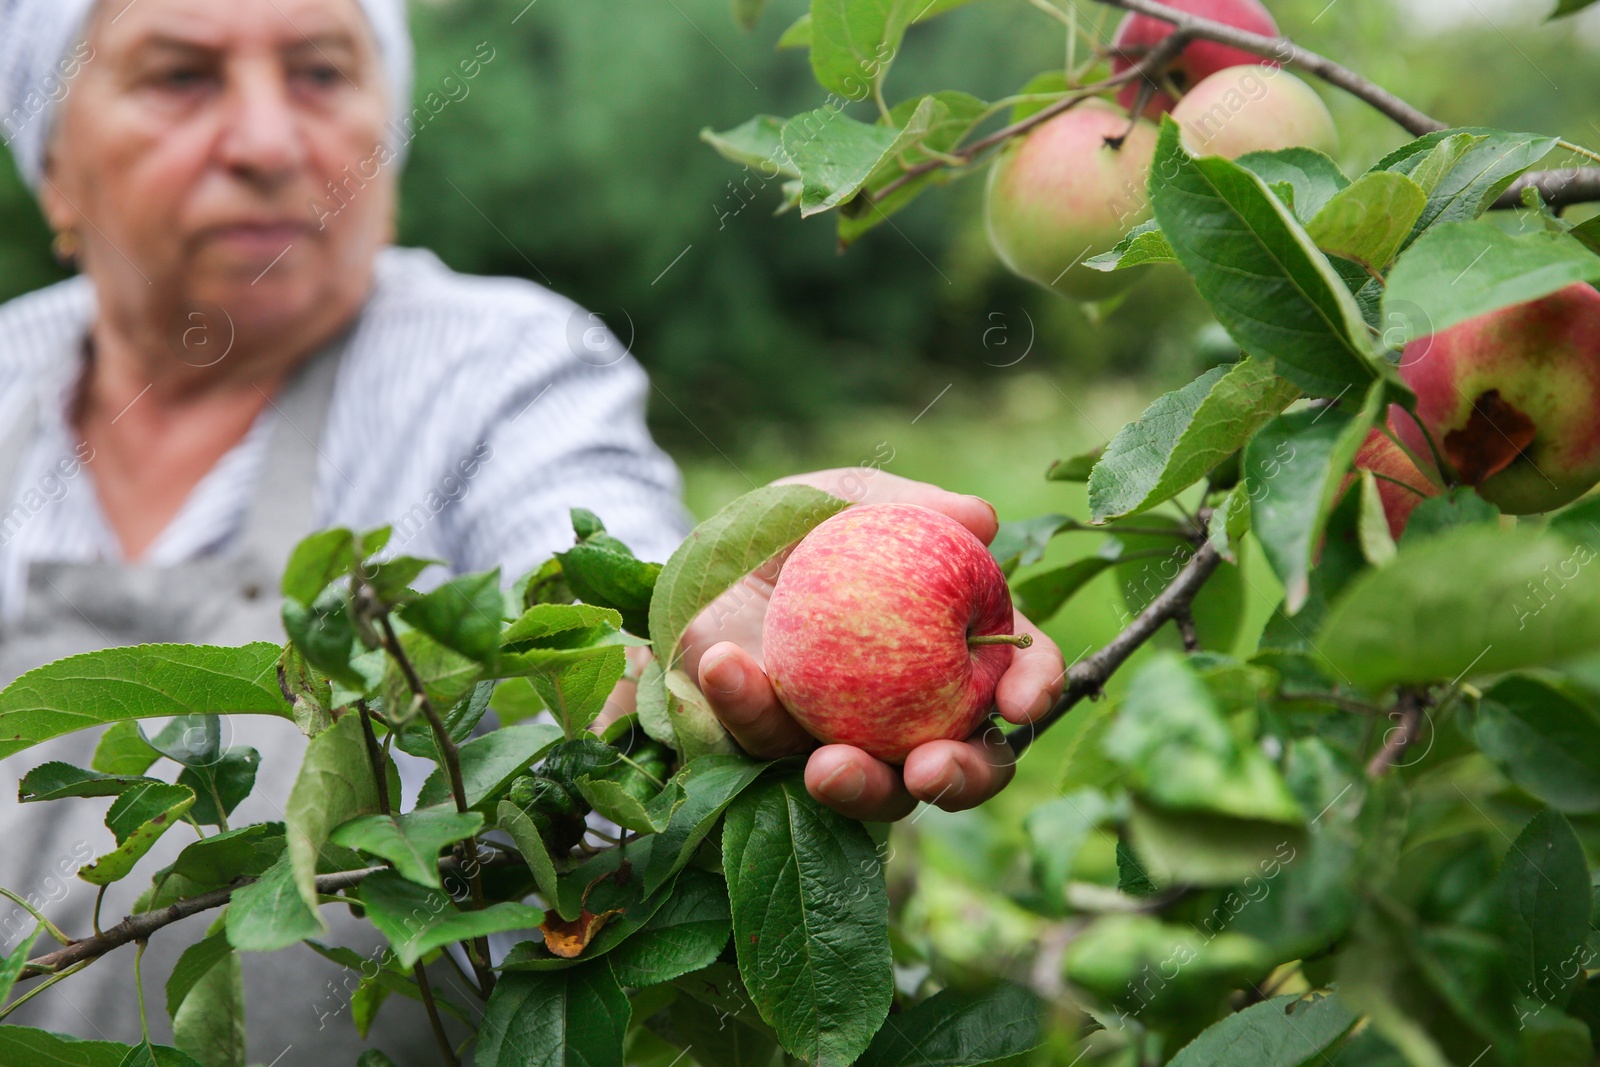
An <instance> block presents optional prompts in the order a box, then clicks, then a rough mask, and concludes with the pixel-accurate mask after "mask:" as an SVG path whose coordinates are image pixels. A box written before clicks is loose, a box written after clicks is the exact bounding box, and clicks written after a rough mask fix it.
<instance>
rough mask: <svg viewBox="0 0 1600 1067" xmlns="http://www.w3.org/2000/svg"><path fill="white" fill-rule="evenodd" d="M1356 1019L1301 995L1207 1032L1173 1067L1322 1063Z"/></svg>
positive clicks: (1331, 1001) (1332, 1000) (1333, 1003)
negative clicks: (1324, 1054)
mask: <svg viewBox="0 0 1600 1067" xmlns="http://www.w3.org/2000/svg"><path fill="white" fill-rule="evenodd" d="M1355 1021H1356V1015H1355V1013H1354V1012H1352V1011H1351V1010H1350V1009H1349V1008H1347V1007H1345V1006H1344V1005H1343V1004H1341V1003H1340V1002H1339V998H1337V997H1335V996H1331V995H1328V994H1321V993H1312V994H1310V995H1309V997H1308V996H1307V995H1305V994H1301V993H1290V994H1288V995H1286V996H1281V997H1273V998H1272V999H1271V1000H1265V1001H1262V1002H1261V1003H1260V1004H1252V1005H1251V1006H1250V1007H1248V1008H1246V1009H1244V1010H1243V1011H1240V1012H1236V1013H1234V1014H1232V1015H1229V1016H1226V1017H1225V1018H1223V1019H1222V1021H1221V1022H1217V1023H1213V1024H1212V1025H1211V1026H1209V1027H1207V1028H1206V1029H1205V1031H1204V1032H1203V1033H1201V1034H1200V1036H1199V1037H1197V1038H1195V1039H1194V1040H1193V1041H1191V1042H1189V1043H1188V1044H1187V1045H1185V1046H1184V1047H1183V1048H1181V1049H1179V1050H1178V1054H1177V1055H1176V1056H1174V1057H1173V1058H1172V1060H1171V1062H1170V1064H1169V1067H1300V1065H1301V1064H1307V1063H1313V1062H1321V1061H1322V1060H1323V1059H1326V1057H1325V1056H1323V1055H1322V1054H1323V1053H1325V1052H1327V1051H1328V1049H1330V1048H1332V1047H1333V1046H1334V1045H1335V1044H1336V1043H1338V1041H1339V1039H1340V1038H1342V1037H1343V1036H1344V1035H1345V1034H1347V1033H1349V1031H1350V1027H1351V1026H1353V1025H1355Z"/></svg>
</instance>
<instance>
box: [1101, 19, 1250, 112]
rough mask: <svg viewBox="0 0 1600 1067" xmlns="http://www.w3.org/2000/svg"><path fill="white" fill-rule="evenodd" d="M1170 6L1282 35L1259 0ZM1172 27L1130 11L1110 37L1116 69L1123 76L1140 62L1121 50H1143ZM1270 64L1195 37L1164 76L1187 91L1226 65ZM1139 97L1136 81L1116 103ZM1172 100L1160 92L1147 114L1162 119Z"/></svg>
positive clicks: (1163, 37)
mask: <svg viewBox="0 0 1600 1067" xmlns="http://www.w3.org/2000/svg"><path fill="white" fill-rule="evenodd" d="M1166 5H1167V6H1168V7H1171V8H1176V9H1177V10H1179V11H1183V12H1186V13H1187V14H1190V15H1194V16H1195V17H1197V18H1203V19H1210V20H1212V21H1213V22H1221V23H1225V24H1226V25H1229V26H1235V27H1237V28H1239V29H1241V30H1248V31H1250V32H1251V33H1259V34H1262V35H1264V36H1267V37H1276V36H1278V24H1277V23H1276V22H1273V21H1272V15H1271V14H1269V13H1268V11H1267V9H1266V8H1264V7H1262V6H1261V3H1260V0H1166ZM1173 29H1174V27H1173V25H1172V23H1170V22H1164V21H1162V20H1161V19H1158V18H1153V17H1151V16H1150V15H1140V14H1137V13H1135V12H1130V13H1129V14H1128V16H1127V17H1126V18H1124V19H1123V20H1122V22H1121V24H1120V25H1118V26H1117V33H1116V36H1115V37H1113V38H1112V39H1111V48H1112V54H1113V56H1114V58H1113V59H1112V61H1111V69H1112V71H1113V72H1115V73H1117V74H1121V73H1122V72H1123V71H1125V70H1127V69H1128V68H1129V67H1131V66H1133V64H1134V63H1135V62H1137V60H1138V55H1133V56H1131V57H1125V56H1123V55H1119V54H1117V53H1118V52H1129V53H1139V54H1142V53H1143V52H1145V51H1146V50H1148V49H1150V48H1153V47H1155V46H1156V45H1158V44H1160V43H1161V42H1162V41H1165V40H1166V39H1167V38H1168V37H1170V36H1172V31H1173ZM1267 62H1269V60H1265V59H1261V58H1259V57H1257V56H1255V55H1253V54H1252V53H1250V52H1245V51H1243V50H1241V49H1238V48H1234V47H1232V46H1231V45H1225V44H1218V43H1217V42H1215V41H1191V42H1190V43H1189V44H1187V45H1185V46H1184V48H1183V51H1181V52H1179V53H1178V58H1177V59H1175V60H1173V61H1172V63H1171V64H1169V65H1168V66H1167V74H1166V76H1167V78H1168V80H1170V81H1171V82H1172V83H1173V84H1174V85H1176V86H1177V87H1178V89H1179V90H1181V91H1186V90H1188V89H1190V88H1192V87H1193V86H1195V85H1198V84H1199V83H1200V82H1201V81H1203V80H1205V79H1206V78H1209V77H1210V76H1211V75H1213V74H1215V73H1216V72H1217V71H1219V70H1222V69H1223V68H1224V67H1236V66H1239V65H1240V64H1242V63H1267ZM1138 98H1139V83H1138V82H1137V81H1136V82H1134V83H1132V84H1130V85H1124V86H1123V87H1122V89H1121V91H1120V92H1118V93H1117V101H1118V102H1119V103H1120V104H1122V106H1123V107H1125V108H1128V109H1129V110H1132V108H1133V105H1134V104H1135V103H1137V102H1138ZM1173 103H1174V101H1173V99H1172V97H1171V96H1170V95H1169V94H1167V93H1165V92H1160V91H1157V92H1156V93H1155V94H1154V95H1153V96H1151V98H1150V103H1149V105H1148V106H1146V108H1145V111H1144V113H1145V116H1146V117H1147V118H1152V119H1157V118H1160V117H1161V113H1162V112H1164V111H1171V110H1172V105H1173Z"/></svg>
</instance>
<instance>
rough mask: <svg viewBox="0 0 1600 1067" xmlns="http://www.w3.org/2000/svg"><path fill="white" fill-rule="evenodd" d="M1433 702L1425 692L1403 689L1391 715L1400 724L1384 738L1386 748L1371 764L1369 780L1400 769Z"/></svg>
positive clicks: (1368, 769) (1368, 763)
mask: <svg viewBox="0 0 1600 1067" xmlns="http://www.w3.org/2000/svg"><path fill="white" fill-rule="evenodd" d="M1429 703H1430V701H1429V699H1428V694H1427V693H1426V692H1425V691H1424V690H1421V689H1415V688H1412V687H1410V686H1406V687H1405V688H1402V689H1401V690H1400V696H1399V699H1398V700H1397V701H1395V706H1394V709H1393V710H1392V711H1390V712H1389V715H1390V717H1392V718H1397V719H1399V720H1400V721H1399V725H1397V726H1395V727H1393V728H1391V729H1390V730H1389V731H1388V732H1387V733H1385V734H1384V735H1383V747H1382V748H1380V749H1378V752H1377V755H1375V756H1373V757H1372V759H1371V760H1369V761H1368V762H1367V777H1368V778H1381V777H1383V776H1384V775H1385V774H1387V773H1388V771H1389V768H1391V767H1394V766H1396V764H1397V763H1398V761H1399V759H1400V757H1401V755H1402V754H1403V753H1404V752H1405V750H1406V747H1407V746H1408V745H1410V744H1411V742H1412V741H1415V740H1416V738H1417V731H1418V730H1419V729H1420V728H1421V726H1422V718H1423V713H1424V712H1426V711H1427V709H1428V705H1429Z"/></svg>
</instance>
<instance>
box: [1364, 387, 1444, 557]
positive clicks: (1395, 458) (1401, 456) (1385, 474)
mask: <svg viewBox="0 0 1600 1067" xmlns="http://www.w3.org/2000/svg"><path fill="white" fill-rule="evenodd" d="M1410 421H1411V416H1410V415H1408V414H1406V413H1405V412H1404V411H1402V410H1398V409H1391V411H1390V425H1391V426H1395V425H1398V424H1400V423H1402V422H1410ZM1396 433H1398V431H1396ZM1419 455H1421V453H1419ZM1355 467H1356V469H1357V470H1363V471H1371V472H1372V473H1373V474H1375V475H1376V476H1377V481H1378V499H1379V500H1380V501H1382V502H1383V514H1384V518H1386V519H1388V520H1389V534H1390V536H1391V537H1393V538H1394V539H1395V540H1396V541H1398V540H1400V535H1401V534H1402V533H1404V532H1405V529H1406V523H1407V522H1409V521H1411V513H1412V512H1413V511H1415V510H1416V507H1417V505H1418V504H1420V503H1422V502H1423V500H1425V499H1426V498H1428V497H1430V496H1436V495H1437V494H1438V492H1439V487H1438V486H1437V485H1436V484H1434V482H1433V481H1432V480H1431V479H1430V478H1429V477H1428V476H1427V475H1425V474H1423V473H1422V471H1421V470H1419V469H1418V468H1417V465H1416V464H1415V463H1413V462H1411V457H1410V456H1408V455H1406V453H1405V450H1404V449H1402V448H1401V447H1400V446H1399V445H1397V444H1395V443H1394V441H1393V440H1391V439H1390V438H1389V437H1388V435H1387V434H1385V433H1384V432H1383V431H1382V430H1377V429H1374V430H1371V431H1369V432H1368V433H1367V439H1366V440H1365V441H1363V442H1361V447H1360V449H1358V450H1357V451H1356V459H1355ZM1352 480H1354V479H1352Z"/></svg>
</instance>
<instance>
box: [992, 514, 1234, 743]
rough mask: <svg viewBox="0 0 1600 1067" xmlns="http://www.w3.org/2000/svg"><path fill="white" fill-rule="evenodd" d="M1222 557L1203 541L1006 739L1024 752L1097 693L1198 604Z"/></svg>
mask: <svg viewBox="0 0 1600 1067" xmlns="http://www.w3.org/2000/svg"><path fill="white" fill-rule="evenodd" d="M1221 562H1222V557H1221V556H1220V555H1218V554H1217V550H1216V547H1215V546H1214V545H1212V544H1211V542H1209V541H1206V542H1203V543H1202V544H1201V545H1200V547H1199V548H1197V549H1196V550H1195V553H1194V555H1193V556H1191V557H1189V562H1187V563H1185V564H1184V565H1183V569H1182V570H1181V571H1179V572H1178V576H1177V577H1176V578H1174V579H1173V580H1172V584H1171V585H1169V586H1167V587H1166V588H1165V589H1163V590H1162V591H1161V592H1160V593H1159V594H1158V595H1157V596H1156V598H1155V599H1154V600H1152V601H1150V603H1149V604H1148V605H1146V606H1145V609H1144V610H1143V611H1141V612H1140V613H1139V614H1138V615H1137V616H1135V617H1134V620H1133V622H1131V623H1129V624H1128V628H1127V629H1126V630H1123V631H1122V632H1121V633H1120V634H1118V635H1117V636H1116V637H1115V638H1113V639H1112V641H1111V643H1110V644H1108V645H1106V646H1105V647H1104V648H1102V649H1101V650H1100V651H1098V652H1096V653H1095V654H1094V655H1092V656H1090V657H1089V658H1088V659H1086V660H1081V661H1079V662H1078V663H1075V664H1073V666H1072V667H1071V668H1070V669H1069V670H1068V671H1067V685H1066V689H1065V690H1064V691H1063V692H1062V694H1061V697H1060V698H1059V699H1058V700H1057V701H1056V703H1055V706H1054V707H1052V708H1051V709H1050V710H1049V711H1048V712H1046V713H1045V714H1044V717H1043V718H1041V719H1039V720H1038V721H1037V722H1034V723H1030V724H1029V725H1027V726H1019V727H1017V728H1016V729H1015V730H1012V731H1011V732H1010V733H1008V734H1007V735H1006V741H1007V742H1009V743H1010V745H1011V747H1012V749H1013V750H1014V751H1015V752H1016V753H1017V755H1018V756H1021V755H1022V754H1023V753H1024V752H1026V751H1027V750H1028V746H1029V745H1031V744H1033V742H1034V741H1035V740H1036V739H1037V738H1038V736H1039V735H1040V734H1042V733H1044V732H1045V731H1046V730H1048V729H1049V728H1050V727H1051V726H1053V725H1055V724H1056V723H1057V722H1059V721H1060V720H1061V719H1062V718H1064V717H1065V716H1066V714H1067V712H1069V711H1071V710H1072V709H1073V707H1074V706H1076V705H1077V703H1078V702H1079V701H1080V700H1082V699H1083V698H1084V697H1094V696H1098V695H1099V694H1100V691H1101V690H1102V689H1103V688H1104V687H1105V684H1106V680H1107V679H1109V678H1110V677H1111V675H1112V674H1114V673H1115V672H1116V670H1117V668H1118V667H1121V666H1122V665H1123V663H1125V662H1127V659H1128V657H1129V656H1131V655H1133V654H1134V652H1136V651H1138V649H1139V647H1140V646H1141V645H1143V644H1144V643H1145V642H1146V641H1148V640H1150V638H1152V637H1154V636H1155V634H1156V631H1157V630H1160V629H1161V627H1162V626H1164V625H1166V624H1167V623H1168V622H1170V621H1171V620H1173V619H1176V618H1179V617H1181V616H1184V615H1187V614H1188V612H1189V607H1190V605H1191V604H1193V603H1194V598H1195V594H1196V593H1198V592H1200V588H1201V587H1202V586H1204V585H1205V584H1206V580H1207V579H1208V578H1210V577H1211V575H1212V574H1213V573H1215V571H1216V569H1217V566H1218V565H1219V564H1220V563H1221Z"/></svg>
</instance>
